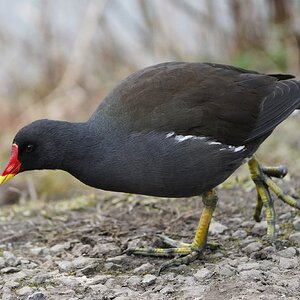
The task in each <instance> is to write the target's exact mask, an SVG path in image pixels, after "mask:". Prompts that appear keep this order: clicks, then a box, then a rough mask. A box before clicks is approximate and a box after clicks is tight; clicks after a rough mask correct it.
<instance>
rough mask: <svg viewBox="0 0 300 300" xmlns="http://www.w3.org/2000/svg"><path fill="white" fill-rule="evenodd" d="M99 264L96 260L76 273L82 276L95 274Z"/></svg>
mask: <svg viewBox="0 0 300 300" xmlns="http://www.w3.org/2000/svg"><path fill="white" fill-rule="evenodd" d="M98 266H99V264H98V263H97V262H94V263H92V264H90V265H88V266H86V267H84V268H82V269H80V270H79V271H78V272H77V273H76V275H77V276H81V275H82V274H83V275H92V274H94V273H95V272H96V271H97V268H98Z"/></svg>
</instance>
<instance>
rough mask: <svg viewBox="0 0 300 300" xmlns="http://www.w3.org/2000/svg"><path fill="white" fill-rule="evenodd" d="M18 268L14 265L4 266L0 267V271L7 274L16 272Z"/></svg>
mask: <svg viewBox="0 0 300 300" xmlns="http://www.w3.org/2000/svg"><path fill="white" fill-rule="evenodd" d="M19 271H20V270H19V269H18V268H15V267H6V268H2V269H1V273H3V274H8V273H16V272H19Z"/></svg>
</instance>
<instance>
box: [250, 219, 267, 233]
mask: <svg viewBox="0 0 300 300" xmlns="http://www.w3.org/2000/svg"><path fill="white" fill-rule="evenodd" d="M251 232H252V234H253V235H254V236H262V235H265V234H266V233H267V221H261V222H259V223H255V225H254V226H253V228H252V230H251Z"/></svg>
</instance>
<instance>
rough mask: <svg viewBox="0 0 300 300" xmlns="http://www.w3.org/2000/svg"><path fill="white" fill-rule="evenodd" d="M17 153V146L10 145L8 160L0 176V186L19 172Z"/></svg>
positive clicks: (19, 164) (19, 165)
mask: <svg viewBox="0 0 300 300" xmlns="http://www.w3.org/2000/svg"><path fill="white" fill-rule="evenodd" d="M18 152H19V151H18V145H17V144H12V147H11V154H10V158H9V160H8V163H7V165H6V166H5V168H4V170H3V172H2V174H1V176H0V184H2V183H4V182H6V181H8V180H9V179H11V178H12V177H14V176H15V175H16V174H17V173H18V172H19V170H20V167H21V163H20V162H19V160H18Z"/></svg>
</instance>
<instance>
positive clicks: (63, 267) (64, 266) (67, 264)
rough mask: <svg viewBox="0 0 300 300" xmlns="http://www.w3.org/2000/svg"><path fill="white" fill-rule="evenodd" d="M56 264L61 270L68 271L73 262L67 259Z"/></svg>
mask: <svg viewBox="0 0 300 300" xmlns="http://www.w3.org/2000/svg"><path fill="white" fill-rule="evenodd" d="M57 265H58V267H59V268H60V269H61V270H62V271H65V272H68V271H70V270H71V269H72V268H73V263H72V262H70V261H68V260H63V261H59V262H58V263H57Z"/></svg>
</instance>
